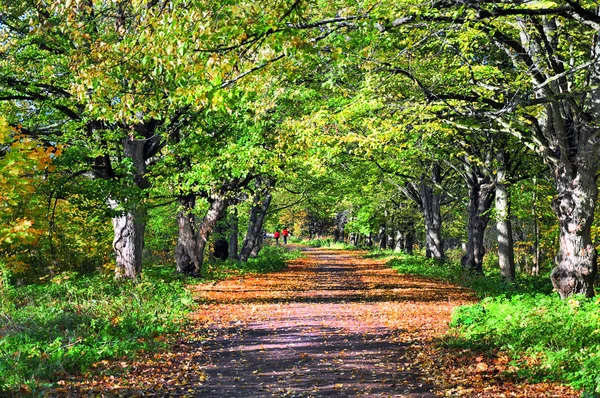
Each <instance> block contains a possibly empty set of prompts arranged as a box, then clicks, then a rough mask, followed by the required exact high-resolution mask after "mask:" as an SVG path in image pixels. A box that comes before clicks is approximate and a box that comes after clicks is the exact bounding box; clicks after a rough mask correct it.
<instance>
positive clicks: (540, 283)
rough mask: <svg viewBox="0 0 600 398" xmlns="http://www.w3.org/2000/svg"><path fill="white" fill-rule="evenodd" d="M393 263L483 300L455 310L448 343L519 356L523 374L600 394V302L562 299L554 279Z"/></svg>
mask: <svg viewBox="0 0 600 398" xmlns="http://www.w3.org/2000/svg"><path fill="white" fill-rule="evenodd" d="M389 265H390V266H392V267H393V268H394V269H396V270H398V272H400V273H402V274H410V275H418V276H423V277H428V278H435V279H442V280H446V281H450V282H453V283H456V284H459V285H462V286H466V287H469V288H470V289H472V290H473V291H474V292H476V293H477V294H478V295H479V296H480V297H481V298H482V300H481V301H480V302H479V303H477V304H474V305H469V306H462V307H459V308H457V309H456V310H455V312H454V314H453V317H452V322H451V325H450V326H451V331H450V333H449V334H448V336H446V338H445V339H444V344H447V345H449V346H455V347H460V348H463V349H464V348H469V349H475V350H480V351H492V350H499V351H501V352H505V353H507V354H509V355H510V356H511V357H512V358H514V362H513V365H514V369H515V371H516V373H517V374H518V376H520V377H525V378H527V379H529V380H531V381H542V380H549V381H556V382H560V383H568V384H570V385H571V386H573V387H574V388H577V389H582V390H584V391H585V393H584V396H588V397H592V396H595V397H598V396H600V299H586V298H583V297H573V298H571V299H569V300H564V301H563V300H561V299H560V298H559V297H558V295H557V294H556V293H554V292H552V285H551V283H550V280H549V276H548V275H543V276H540V277H529V276H524V275H523V276H520V277H518V279H517V284H516V285H511V284H505V283H503V282H502V280H501V279H500V276H499V273H498V272H493V270H489V269H488V270H487V273H488V274H489V276H485V277H481V276H473V275H468V274H465V273H464V272H463V269H462V267H461V266H460V265H459V264H458V263H456V262H447V263H444V264H437V263H435V262H433V261H431V260H429V259H426V258H424V257H422V256H406V255H402V256H397V257H396V258H393V259H391V260H390V261H389Z"/></svg>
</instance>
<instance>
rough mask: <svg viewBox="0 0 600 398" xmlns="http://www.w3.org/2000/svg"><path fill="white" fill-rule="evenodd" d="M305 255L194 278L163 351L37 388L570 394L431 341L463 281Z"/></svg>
mask: <svg viewBox="0 0 600 398" xmlns="http://www.w3.org/2000/svg"><path fill="white" fill-rule="evenodd" d="M305 254H306V256H305V257H304V258H301V259H298V260H294V261H292V262H290V263H289V266H288V268H287V269H286V270H284V271H282V272H278V273H272V274H265V275H258V276H250V277H244V278H232V279H229V280H225V281H222V282H219V283H216V284H213V285H210V284H202V285H196V286H195V295H196V297H197V299H198V300H199V302H200V303H201V304H200V308H199V310H198V311H197V313H196V314H195V315H194V316H193V319H192V322H191V324H190V325H189V326H188V328H187V331H186V332H185V333H182V334H181V335H180V338H179V340H178V341H176V342H174V344H173V345H172V347H171V349H170V350H169V351H166V352H160V353H155V354H146V355H141V356H139V357H136V358H135V359H134V360H131V361H103V362H102V363H100V364H98V365H97V366H96V367H95V369H94V370H93V371H92V372H88V373H86V374H85V375H84V376H83V377H81V376H74V377H73V378H71V379H67V380H62V381H61V382H59V386H60V387H59V388H57V389H55V390H53V391H50V392H48V393H47V394H46V395H48V396H60V397H81V396H98V397H114V396H119V397H121V396H123V397H226V398H236V397H324V396H331V397H334V396H335V397H362V396H368V397H434V396H446V397H457V396H460V397H528V398H529V397H560V398H564V397H573V398H574V397H578V396H579V394H578V393H577V392H576V391H573V390H572V389H570V388H567V387H563V386H559V385H553V384H549V383H538V384H528V383H526V382H524V381H523V380H518V379H514V378H512V377H511V376H510V374H509V375H505V373H504V372H505V370H507V369H508V368H509V366H510V358H506V357H501V356H495V354H493V353H491V354H489V353H485V354H483V353H480V352H471V351H469V350H461V349H458V350H457V349H451V348H440V347H439V346H438V345H436V344H434V340H435V339H436V338H438V337H440V336H441V335H443V334H444V333H445V332H446V330H447V325H448V321H449V320H450V313H451V311H452V309H453V308H454V307H456V306H458V305H461V304H465V303H468V302H471V301H472V297H470V295H469V294H468V292H467V291H465V290H463V289H461V288H458V287H456V286H452V285H448V284H445V283H443V282H439V281H428V280H424V279H420V278H413V277H407V276H402V275H398V274H397V273H396V272H395V271H393V270H391V269H388V268H386V267H385V266H384V265H383V261H381V260H373V259H365V258H362V256H361V254H360V253H355V252H348V251H334V250H321V249H307V250H306V253H305ZM165 305H168V303H165Z"/></svg>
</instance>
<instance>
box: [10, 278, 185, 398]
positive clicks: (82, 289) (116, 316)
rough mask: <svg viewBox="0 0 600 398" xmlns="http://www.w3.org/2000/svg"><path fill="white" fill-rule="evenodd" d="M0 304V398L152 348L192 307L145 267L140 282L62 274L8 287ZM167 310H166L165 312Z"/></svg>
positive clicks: (177, 288) (180, 291) (177, 282)
mask: <svg viewBox="0 0 600 398" xmlns="http://www.w3.org/2000/svg"><path fill="white" fill-rule="evenodd" d="M4 293H5V295H4V298H3V299H2V300H1V301H0V313H1V314H2V315H1V316H0V339H1V340H0V395H1V392H2V390H4V391H5V392H7V393H8V392H10V391H14V389H15V388H16V389H18V388H19V386H22V385H27V386H28V388H31V389H32V390H34V391H35V389H37V388H40V387H44V386H45V385H48V384H51V383H52V382H53V381H57V380H58V379H60V378H62V377H64V375H66V374H69V373H74V372H81V371H84V370H85V369H87V368H88V367H89V366H90V365H91V364H93V363H95V362H97V361H100V360H103V359H109V358H115V357H122V356H129V355H131V354H133V353H134V352H136V351H139V350H141V349H146V348H158V347H160V343H158V342H155V341H153V338H154V337H156V336H158V335H160V334H164V333H169V332H175V331H177V330H178V329H179V328H180V327H181V326H182V325H183V324H184V322H185V319H186V318H185V316H184V315H185V314H186V313H187V312H188V311H190V309H191V307H192V305H193V300H192V298H191V295H190V294H189V293H188V292H187V291H186V290H185V288H184V279H182V278H181V277H179V276H177V275H176V274H175V272H174V270H173V269H172V268H169V269H166V268H165V267H153V268H151V267H147V269H146V270H145V272H144V276H143V279H142V281H141V282H139V283H134V282H132V281H115V280H114V279H113V278H112V277H107V276H103V275H80V274H77V273H75V272H63V273H61V274H59V275H57V276H55V277H54V278H52V280H51V281H50V282H48V283H46V284H36V285H29V286H21V287H13V288H11V289H9V290H7V291H5V292H4ZM165 303H168V304H169V305H165Z"/></svg>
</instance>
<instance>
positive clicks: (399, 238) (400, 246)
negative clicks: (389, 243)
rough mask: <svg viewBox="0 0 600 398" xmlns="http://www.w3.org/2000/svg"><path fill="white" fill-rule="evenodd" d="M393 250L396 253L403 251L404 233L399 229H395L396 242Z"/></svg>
mask: <svg viewBox="0 0 600 398" xmlns="http://www.w3.org/2000/svg"><path fill="white" fill-rule="evenodd" d="M394 251H395V252H396V253H400V252H402V251H404V234H403V233H402V232H401V231H400V230H397V231H396V244H395V246H394Z"/></svg>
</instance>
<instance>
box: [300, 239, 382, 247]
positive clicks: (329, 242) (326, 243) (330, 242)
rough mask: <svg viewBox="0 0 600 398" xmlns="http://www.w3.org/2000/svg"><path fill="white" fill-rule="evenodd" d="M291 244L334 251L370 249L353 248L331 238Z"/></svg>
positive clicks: (305, 240)
mask: <svg viewBox="0 0 600 398" xmlns="http://www.w3.org/2000/svg"><path fill="white" fill-rule="evenodd" d="M293 242H296V243H300V244H302V245H305V246H308V247H322V248H328V249H334V250H365V249H367V250H368V249H370V247H363V246H354V245H352V244H349V243H346V242H336V241H335V240H334V239H333V238H317V239H304V240H300V239H294V240H293Z"/></svg>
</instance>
